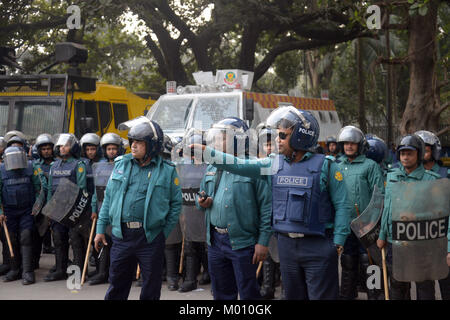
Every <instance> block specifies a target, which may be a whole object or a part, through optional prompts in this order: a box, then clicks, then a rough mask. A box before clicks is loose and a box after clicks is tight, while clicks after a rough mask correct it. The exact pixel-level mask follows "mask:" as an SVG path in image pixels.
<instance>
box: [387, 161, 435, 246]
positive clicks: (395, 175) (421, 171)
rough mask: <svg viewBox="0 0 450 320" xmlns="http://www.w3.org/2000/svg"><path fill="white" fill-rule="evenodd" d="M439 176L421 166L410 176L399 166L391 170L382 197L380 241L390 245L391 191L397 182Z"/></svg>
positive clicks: (426, 179)
mask: <svg viewBox="0 0 450 320" xmlns="http://www.w3.org/2000/svg"><path fill="white" fill-rule="evenodd" d="M439 177H440V176H439V175H438V174H437V173H434V172H432V171H430V170H425V168H424V167H423V165H422V164H421V165H420V166H419V167H417V168H416V170H414V171H413V172H411V173H410V174H407V173H406V171H405V168H403V166H402V165H400V167H399V168H394V169H391V170H390V171H389V173H388V175H387V180H386V189H385V195H384V208H383V215H382V217H381V229H380V234H379V236H378V238H379V239H381V240H385V241H386V240H387V241H388V242H390V243H392V199H391V194H392V190H393V189H394V188H395V183H397V182H401V181H404V182H417V181H431V180H436V179H439Z"/></svg>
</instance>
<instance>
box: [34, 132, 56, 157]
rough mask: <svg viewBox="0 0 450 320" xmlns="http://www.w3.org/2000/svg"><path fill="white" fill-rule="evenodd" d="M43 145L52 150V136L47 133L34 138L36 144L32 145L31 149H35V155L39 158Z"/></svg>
mask: <svg viewBox="0 0 450 320" xmlns="http://www.w3.org/2000/svg"><path fill="white" fill-rule="evenodd" d="M45 145H50V146H51V148H52V149H53V148H54V146H55V143H54V142H53V139H52V136H51V135H50V134H48V133H42V134H40V135H38V136H37V138H36V142H35V143H34V146H33V148H34V147H36V150H37V153H38V155H39V157H40V158H42V152H41V148H42V147H43V146H45Z"/></svg>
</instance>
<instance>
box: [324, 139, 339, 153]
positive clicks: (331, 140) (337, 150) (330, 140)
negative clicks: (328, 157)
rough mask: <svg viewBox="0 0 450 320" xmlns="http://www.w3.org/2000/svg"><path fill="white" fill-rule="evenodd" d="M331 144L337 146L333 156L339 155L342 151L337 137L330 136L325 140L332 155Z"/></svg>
mask: <svg viewBox="0 0 450 320" xmlns="http://www.w3.org/2000/svg"><path fill="white" fill-rule="evenodd" d="M331 143H334V144H335V145H336V150H335V151H334V152H333V154H338V153H339V151H340V149H339V144H338V142H337V140H336V137H335V136H328V137H326V139H325V144H326V146H327V151H328V152H330V153H331V151H330V144H331Z"/></svg>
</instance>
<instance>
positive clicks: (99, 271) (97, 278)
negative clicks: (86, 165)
mask: <svg viewBox="0 0 450 320" xmlns="http://www.w3.org/2000/svg"><path fill="white" fill-rule="evenodd" d="M100 147H101V148H102V153H103V154H104V155H105V160H100V162H99V164H98V165H97V168H96V172H97V171H100V172H98V173H97V174H99V175H101V176H104V177H105V178H106V177H107V176H110V175H111V173H112V171H111V167H110V166H111V164H114V160H115V159H116V158H117V157H118V156H121V155H123V154H124V153H125V149H124V147H123V142H122V139H121V138H120V136H119V135H118V134H116V133H112V132H110V133H106V134H104V135H103V136H102V138H101V139H100ZM103 184H104V183H103ZM103 184H102V185H101V186H100V185H97V184H96V186H95V187H96V190H95V192H94V196H93V197H92V212H93V213H92V214H93V215H94V214H96V213H97V212H99V209H100V208H101V202H102V201H103V196H104V194H103V193H104V188H105V187H106V184H104V185H103ZM98 188H101V189H102V190H101V191H100V190H99V192H101V193H102V195H101V199H100V200H101V201H100V200H98V196H97V194H98V193H97V189H98ZM108 231H109V232H108ZM105 239H106V242H107V243H108V245H105V246H103V247H102V251H101V254H100V256H99V257H98V256H97V259H98V261H97V264H96V272H95V273H94V274H91V275H90V277H89V281H88V282H89V285H97V284H102V283H106V282H108V273H109V257H110V249H111V232H110V230H108V228H107V232H106V233H105Z"/></svg>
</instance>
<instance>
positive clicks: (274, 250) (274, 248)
mask: <svg viewBox="0 0 450 320" xmlns="http://www.w3.org/2000/svg"><path fill="white" fill-rule="evenodd" d="M269 254H270V257H271V258H272V260H273V261H275V262H276V263H280V256H279V255H278V240H277V238H276V237H275V236H274V235H272V236H271V237H270V240H269Z"/></svg>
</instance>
